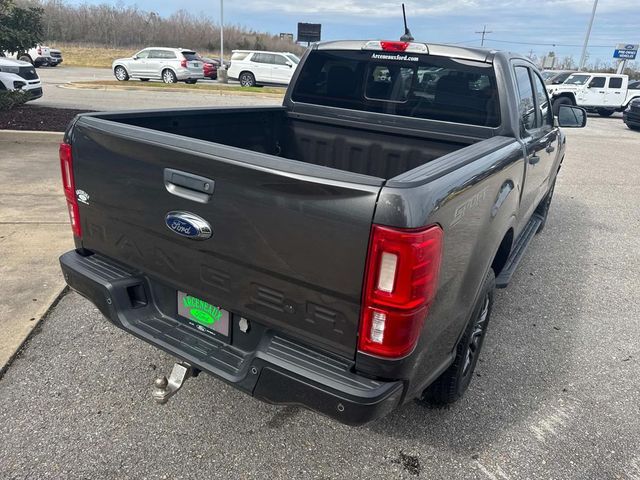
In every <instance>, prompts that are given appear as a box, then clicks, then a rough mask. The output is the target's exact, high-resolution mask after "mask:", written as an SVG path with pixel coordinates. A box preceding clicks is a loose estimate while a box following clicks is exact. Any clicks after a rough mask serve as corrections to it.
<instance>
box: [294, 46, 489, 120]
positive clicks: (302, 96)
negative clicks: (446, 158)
mask: <svg viewBox="0 0 640 480" xmlns="http://www.w3.org/2000/svg"><path fill="white" fill-rule="evenodd" d="M292 100H293V101H294V102H303V103H309V104H314V105H324V106H331V107H338V108H346V109H350V110H360V111H367V112H376V113H386V114H391V115H400V116H404V117H411V118H422V119H431V120H441V121H448V122H455V123H463V124H469V125H480V126H487V127H497V126H499V125H500V103H499V98H498V88H497V81H496V77H495V72H494V68H493V65H492V64H490V63H485V62H477V61H470V60H461V59H454V58H449V57H438V56H431V55H422V54H411V53H400V54H397V53H388V52H381V51H365V50H362V51H360V50H358V51H331V50H315V51H312V52H311V53H309V56H308V57H307V60H306V62H305V63H304V65H303V68H302V71H301V72H300V77H299V78H298V81H297V83H296V85H295V87H294V90H293V93H292Z"/></svg>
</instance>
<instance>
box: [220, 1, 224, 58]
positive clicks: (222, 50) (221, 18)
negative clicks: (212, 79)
mask: <svg viewBox="0 0 640 480" xmlns="http://www.w3.org/2000/svg"><path fill="white" fill-rule="evenodd" d="M220 68H222V69H223V70H224V0H220Z"/></svg>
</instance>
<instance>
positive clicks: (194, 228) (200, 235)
mask: <svg viewBox="0 0 640 480" xmlns="http://www.w3.org/2000/svg"><path fill="white" fill-rule="evenodd" d="M164 221H165V224H166V225H167V228H168V229H169V230H171V231H172V232H174V233H177V234H178V235H180V236H182V237H186V238H191V239H192V240H206V239H207V238H211V235H212V233H213V232H212V231H211V225H209V222H207V221H206V220H205V219H204V218H202V217H199V216H198V215H196V214H194V213H190V212H178V211H176V212H169V213H167V216H166V217H165V219H164Z"/></svg>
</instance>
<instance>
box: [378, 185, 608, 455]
mask: <svg viewBox="0 0 640 480" xmlns="http://www.w3.org/2000/svg"><path fill="white" fill-rule="evenodd" d="M559 190H561V189H559ZM598 228H599V226H598V224H597V221H596V220H594V219H593V218H591V215H590V212H589V209H588V208H587V207H586V206H585V205H584V204H581V203H580V202H579V201H576V200H575V199H573V198H570V197H569V196H568V195H563V194H562V193H561V192H558V191H556V198H555V201H554V203H553V205H552V208H551V212H550V217H549V220H548V222H547V225H546V227H545V230H544V231H543V232H541V233H540V234H539V235H538V236H537V237H536V238H535V239H534V241H533V243H532V244H531V246H530V248H529V251H528V252H527V253H526V257H525V258H524V259H523V261H522V263H521V264H520V266H519V269H518V271H517V272H516V274H515V276H514V278H513V280H512V282H511V284H510V285H509V287H508V288H507V289H506V290H498V291H497V294H496V300H495V304H494V310H493V314H492V318H491V323H490V325H489V330H488V334H487V338H486V341H485V344H484V348H483V351H482V353H481V356H480V360H479V362H480V363H479V364H478V367H477V369H476V372H475V373H474V376H475V378H474V379H473V381H472V383H471V386H470V388H469V390H468V391H467V393H466V394H465V396H464V397H463V398H462V399H461V400H460V401H458V402H457V403H456V404H454V405H452V406H450V407H448V408H444V409H429V408H428V407H426V406H423V405H421V404H419V403H417V402H413V403H408V404H407V405H405V406H404V407H402V408H400V409H398V410H396V411H394V412H392V413H391V414H390V415H388V416H387V417H385V418H383V419H381V420H379V421H377V422H374V423H372V424H370V425H368V426H367V427H366V428H368V429H370V430H371V431H373V432H376V433H379V434H382V435H389V436H392V437H398V438H404V439H406V438H411V439H414V440H417V441H419V442H421V443H424V444H429V445H431V446H436V445H440V446H443V447H446V448H447V449H453V450H458V451H461V452H462V453H468V454H469V455H472V454H474V452H476V451H477V449H478V448H479V446H481V445H487V444H491V443H492V442H493V441H495V440H497V439H498V438H500V437H502V436H504V435H505V434H508V431H509V430H510V428H511V427H512V426H514V425H520V426H521V425H522V424H523V423H525V424H528V425H527V426H528V433H530V434H531V436H532V437H535V438H537V439H538V440H543V439H544V436H545V435H548V434H552V432H551V430H554V428H553V423H554V420H550V421H549V422H550V423H549V422H545V421H544V418H545V415H549V416H551V417H554V418H556V417H558V418H559V420H556V421H561V422H564V420H565V418H566V417H568V412H569V411H570V410H572V409H573V408H574V404H575V402H576V400H575V398H574V397H573V396H572V388H571V386H570V385H569V384H568V383H567V382H566V373H567V370H568V369H570V368H572V367H573V366H572V365H571V364H570V360H571V358H572V351H573V349H574V348H575V347H574V341H573V340H574V339H575V337H576V334H577V333H578V332H579V331H580V329H581V328H582V326H581V324H580V323H579V322H577V321H576V320H578V319H579V317H580V307H581V305H582V298H583V296H584V292H585V288H586V287H585V284H584V282H582V279H583V278H586V277H587V276H588V275H589V271H590V270H592V269H593V263H592V260H591V258H590V256H589V250H590V242H591V236H592V235H594V234H597V231H598Z"/></svg>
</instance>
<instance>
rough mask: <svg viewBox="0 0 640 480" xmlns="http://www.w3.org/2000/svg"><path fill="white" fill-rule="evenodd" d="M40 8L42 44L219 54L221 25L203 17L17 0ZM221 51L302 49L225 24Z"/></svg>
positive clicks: (47, 0) (55, 0)
mask: <svg viewBox="0 0 640 480" xmlns="http://www.w3.org/2000/svg"><path fill="white" fill-rule="evenodd" d="M16 4H18V5H20V6H23V7H38V8H41V9H42V10H43V13H44V14H43V16H42V36H43V39H44V40H45V41H46V42H49V43H55V42H65V43H85V44H94V45H102V46H108V47H143V46H150V45H156V46H167V47H184V48H194V49H202V50H209V51H219V50H220V25H219V24H217V23H216V22H214V21H213V20H211V19H210V18H207V17H205V16H202V15H197V14H194V13H191V12H188V11H186V10H179V11H177V12H175V13H173V14H171V15H170V16H168V17H161V16H160V15H159V14H157V13H156V12H150V11H146V10H141V9H139V8H138V7H136V6H124V5H110V4H107V3H103V4H100V5H87V4H82V5H70V4H66V3H65V2H64V1H61V0H18V1H16ZM224 47H225V50H227V51H228V50H231V49H251V50H254V49H255V50H276V51H294V52H298V51H302V47H299V46H298V45H296V44H295V43H291V42H290V41H286V40H281V39H280V38H279V36H278V35H272V34H269V33H261V32H256V31H254V30H250V29H247V28H245V27H242V26H237V25H225V26H224Z"/></svg>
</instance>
